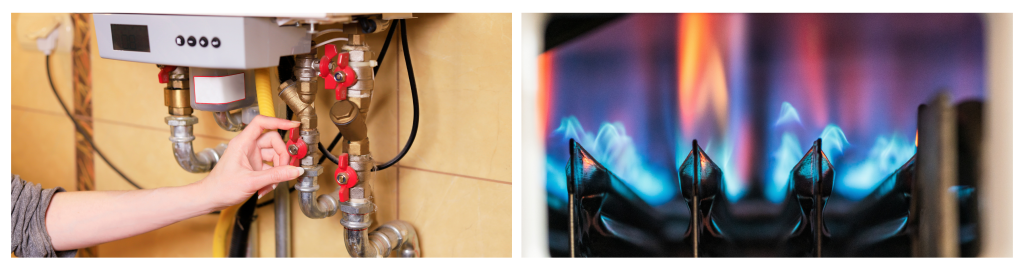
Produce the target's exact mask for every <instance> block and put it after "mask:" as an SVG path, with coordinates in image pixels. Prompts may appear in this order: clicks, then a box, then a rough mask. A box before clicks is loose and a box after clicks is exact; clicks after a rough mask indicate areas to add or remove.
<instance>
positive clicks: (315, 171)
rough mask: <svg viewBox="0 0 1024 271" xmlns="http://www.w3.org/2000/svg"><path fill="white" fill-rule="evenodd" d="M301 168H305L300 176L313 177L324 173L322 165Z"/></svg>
mask: <svg viewBox="0 0 1024 271" xmlns="http://www.w3.org/2000/svg"><path fill="white" fill-rule="evenodd" d="M302 169H304V170H305V172H304V173H302V176H305V177H314V178H315V177H317V176H320V175H321V174H323V173H324V167H323V166H316V167H315V168H309V167H302Z"/></svg>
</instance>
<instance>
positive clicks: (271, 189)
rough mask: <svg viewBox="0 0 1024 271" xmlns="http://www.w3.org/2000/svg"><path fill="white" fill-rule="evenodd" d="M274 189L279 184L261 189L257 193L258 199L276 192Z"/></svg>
mask: <svg viewBox="0 0 1024 271" xmlns="http://www.w3.org/2000/svg"><path fill="white" fill-rule="evenodd" d="M274 188H277V184H272V185H268V186H266V187H263V188H260V191H259V192H258V193H257V196H256V199H260V198H263V196H264V195H266V194H267V193H270V191H274Z"/></svg>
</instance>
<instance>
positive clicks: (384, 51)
mask: <svg viewBox="0 0 1024 271" xmlns="http://www.w3.org/2000/svg"><path fill="white" fill-rule="evenodd" d="M391 36H394V22H393V21H392V22H391V27H388V28H387V38H384V46H381V53H380V54H379V55H377V66H374V76H377V70H380V69H381V65H380V63H383V62H384V55H386V54H387V47H388V46H390V45H391Z"/></svg>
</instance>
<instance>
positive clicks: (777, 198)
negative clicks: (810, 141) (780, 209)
mask: <svg viewBox="0 0 1024 271" xmlns="http://www.w3.org/2000/svg"><path fill="white" fill-rule="evenodd" d="M801 157H803V148H801V147H800V141H797V139H796V135H794V134H793V133H790V132H786V133H783V134H782V143H781V144H779V148H778V149H776V150H775V152H774V153H772V159H773V161H772V163H771V165H772V175H771V179H770V181H769V182H768V183H767V184H765V189H764V191H765V198H767V199H768V200H770V201H771V202H775V203H779V202H782V200H783V199H784V198H785V197H786V191H787V189H788V186H789V174H790V171H791V170H793V167H794V166H796V163H797V162H799V161H800V158H801Z"/></svg>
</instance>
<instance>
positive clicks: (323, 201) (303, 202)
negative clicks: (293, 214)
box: [295, 166, 338, 219]
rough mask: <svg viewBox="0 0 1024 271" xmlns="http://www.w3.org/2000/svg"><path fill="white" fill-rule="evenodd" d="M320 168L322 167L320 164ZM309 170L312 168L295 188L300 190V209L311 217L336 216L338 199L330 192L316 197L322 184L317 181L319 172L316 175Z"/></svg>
mask: <svg viewBox="0 0 1024 271" xmlns="http://www.w3.org/2000/svg"><path fill="white" fill-rule="evenodd" d="M318 168H320V167H319V166H318ZM321 169H322V168H321ZM309 172H310V170H307V174H306V175H303V176H302V177H301V179H300V180H299V182H298V183H296V184H295V190H298V191H299V209H300V210H302V214H304V215H306V217H309V218H314V219H322V218H327V217H331V216H334V214H336V213H338V199H336V198H334V197H332V196H331V195H329V194H323V195H320V196H319V197H316V198H315V199H314V196H316V191H317V190H320V185H318V184H317V183H316V177H317V175H319V174H315V175H314V174H310V173H309Z"/></svg>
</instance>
